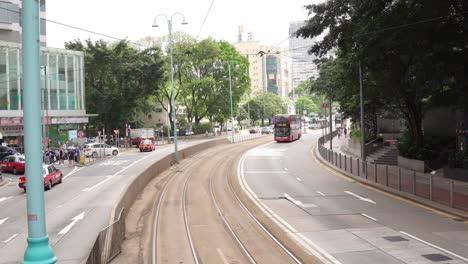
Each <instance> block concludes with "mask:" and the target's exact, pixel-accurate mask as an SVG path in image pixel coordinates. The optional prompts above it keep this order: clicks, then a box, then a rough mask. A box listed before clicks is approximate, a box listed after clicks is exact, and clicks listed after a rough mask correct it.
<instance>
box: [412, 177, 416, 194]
mask: <svg viewBox="0 0 468 264" xmlns="http://www.w3.org/2000/svg"><path fill="white" fill-rule="evenodd" d="M413 194H416V172H415V171H413Z"/></svg>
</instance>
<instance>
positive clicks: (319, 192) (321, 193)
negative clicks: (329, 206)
mask: <svg viewBox="0 0 468 264" xmlns="http://www.w3.org/2000/svg"><path fill="white" fill-rule="evenodd" d="M316 192H317V193H318V194H320V195H322V196H325V194H323V192H321V191H316Z"/></svg>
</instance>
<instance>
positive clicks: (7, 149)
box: [0, 146, 19, 159]
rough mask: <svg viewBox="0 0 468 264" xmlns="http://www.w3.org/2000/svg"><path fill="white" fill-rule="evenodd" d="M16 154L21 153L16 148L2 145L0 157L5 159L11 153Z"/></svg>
mask: <svg viewBox="0 0 468 264" xmlns="http://www.w3.org/2000/svg"><path fill="white" fill-rule="evenodd" d="M15 154H19V153H18V151H16V149H14V148H10V147H4V146H0V159H3V158H4V157H6V156H9V155H15Z"/></svg>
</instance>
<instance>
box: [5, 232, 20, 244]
mask: <svg viewBox="0 0 468 264" xmlns="http://www.w3.org/2000/svg"><path fill="white" fill-rule="evenodd" d="M17 235H18V234H14V235H12V236H11V237H10V238H8V239H7V240H5V241H3V242H5V243H8V242H10V241H11V240H13V238H15V237H16V236H17Z"/></svg>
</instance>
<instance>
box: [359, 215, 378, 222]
mask: <svg viewBox="0 0 468 264" xmlns="http://www.w3.org/2000/svg"><path fill="white" fill-rule="evenodd" d="M361 215H362V216H364V217H367V218H369V219H370V220H372V221H375V222H377V219H375V218H374V217H372V216H369V215H366V214H361Z"/></svg>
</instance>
